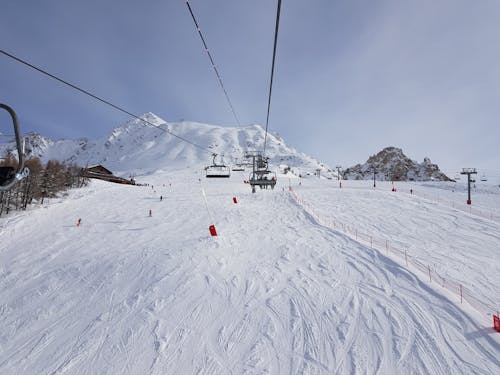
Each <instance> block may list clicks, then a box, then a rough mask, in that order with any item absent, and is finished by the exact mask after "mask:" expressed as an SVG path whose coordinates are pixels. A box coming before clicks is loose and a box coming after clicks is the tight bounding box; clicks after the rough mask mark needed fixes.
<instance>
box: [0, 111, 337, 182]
mask: <svg viewBox="0 0 500 375" xmlns="http://www.w3.org/2000/svg"><path fill="white" fill-rule="evenodd" d="M141 118H143V119H144V120H146V121H147V122H149V123H150V124H154V125H155V126H156V127H157V128H156V127H155V126H152V125H150V124H147V123H146V122H144V121H140V120H137V119H134V120H131V121H129V122H127V123H126V124H124V125H122V126H120V127H117V128H116V129H114V130H113V131H112V133H111V134H110V135H109V136H106V137H104V138H101V139H98V140H94V141H92V140H88V139H79V140H75V141H71V140H61V141H52V140H50V139H48V138H46V137H43V136H41V135H38V134H29V135H28V137H27V142H26V149H27V154H28V157H30V156H36V157H40V158H41V159H42V160H43V161H47V160H49V159H56V160H60V161H65V162H68V163H77V164H78V165H81V166H85V165H91V164H103V165H104V166H106V167H107V168H109V169H111V170H113V171H116V172H118V173H122V174H131V173H132V174H136V173H147V172H152V171H156V170H158V169H165V168H172V167H175V168H185V167H188V166H195V165H196V166H198V167H201V166H204V165H208V164H211V162H212V158H211V155H210V152H211V151H213V152H215V153H217V154H219V155H220V154H223V155H224V160H225V162H226V164H231V163H233V162H234V161H235V160H236V159H239V160H242V158H243V155H244V153H245V151H249V150H262V148H263V144H264V130H263V129H262V127H261V126H259V125H250V126H244V127H238V128H230V127H222V126H216V125H207V124H201V123H195V122H176V123H168V124H167V123H166V122H165V121H164V120H162V119H161V118H159V117H158V116H156V115H154V114H153V113H147V114H145V115H143V116H141ZM169 133H173V134H175V135H177V136H179V137H182V138H184V139H187V140H189V141H190V142H192V143H195V144H197V145H199V146H201V147H202V148H206V149H208V151H207V150H203V149H200V148H197V147H193V146H192V145H191V144H189V143H186V142H183V141H182V140H180V139H179V138H176V137H175V136H172V135H171V134H169ZM14 150H15V145H14V144H13V143H9V144H3V145H2V144H0V155H2V154H4V155H5V154H9V153H15V152H14ZM266 154H267V155H268V156H270V157H271V160H270V162H271V164H273V165H274V167H275V168H277V167H278V166H279V165H287V166H289V167H292V168H296V169H297V170H299V171H300V170H303V171H304V172H306V171H307V172H310V173H311V172H312V173H314V171H315V170H316V169H321V171H322V174H324V175H328V174H330V175H333V172H328V170H329V168H328V167H327V166H325V165H324V164H321V163H319V162H318V161H317V160H315V159H313V158H311V157H309V156H307V155H305V154H303V153H300V152H298V151H296V150H295V149H293V148H291V147H289V146H287V145H286V144H285V142H284V140H283V139H281V138H279V137H278V136H276V135H273V134H268V145H267V148H266ZM298 173H300V172H298ZM304 174H305V173H304Z"/></svg>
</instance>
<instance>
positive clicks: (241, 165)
mask: <svg viewBox="0 0 500 375" xmlns="http://www.w3.org/2000/svg"><path fill="white" fill-rule="evenodd" d="M231 170H232V171H233V172H243V171H245V164H244V163H241V162H240V163H238V158H236V159H235V161H234V164H233V167H232V168H231Z"/></svg>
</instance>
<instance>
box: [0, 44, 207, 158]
mask: <svg viewBox="0 0 500 375" xmlns="http://www.w3.org/2000/svg"><path fill="white" fill-rule="evenodd" d="M0 53H1V54H3V55H5V56H7V57H10V58H11V59H13V60H15V61H17V62H19V63H21V64H23V65H25V66H27V67H29V68H31V69H34V70H36V71H38V72H40V73H42V74H44V75H46V76H48V77H50V78H52V79H54V80H56V81H59V82H60V83H62V84H64V85H66V86H69V87H71V88H72V89H74V90H77V91H79V92H81V93H82V94H85V95H87V96H90V97H91V98H93V99H95V100H97V101H100V102H101V103H104V104H106V105H108V106H110V107H112V108H114V109H116V110H117V111H120V112H122V113H125V114H127V115H129V116H131V117H134V118H136V119H138V120H140V121H141V124H143V123H145V124H147V125H150V126H152V127H154V128H156V129H158V130H161V131H163V132H165V133H167V134H170V135H172V136H174V137H176V138H178V139H180V140H181V141H183V142H186V143H189V144H190V145H191V146H194V147H197V148H199V149H200V150H203V151H206V152H208V153H210V154H212V153H213V150H211V149H209V148H207V147H204V146H200V145H198V144H196V143H194V142H192V141H190V140H189V139H187V138H184V137H182V136H180V135H177V134H175V133H172V132H171V131H170V130H168V129H163V128H160V127H159V126H158V125H155V124H153V123H151V122H149V121H147V120H145V119H143V118H141V117H139V116H138V115H135V114H133V113H132V112H130V111H127V110H126V109H124V108H122V107H119V106H118V105H116V104H113V103H111V102H110V101H108V100H105V99H102V98H100V97H99V96H97V95H95V94H92V93H91V92H89V91H87V90H84V89H82V88H80V87H78V86H76V85H74V84H72V83H70V82H68V81H65V80H64V79H62V78H59V77H57V76H55V75H54V74H51V73H49V72H47V71H46V70H43V69H41V68H39V67H37V66H35V65H33V64H31V63H29V62H27V61H25V60H22V59H20V58H19V57H16V56H14V55H12V54H10V53H8V52H6V51H4V50H1V49H0Z"/></svg>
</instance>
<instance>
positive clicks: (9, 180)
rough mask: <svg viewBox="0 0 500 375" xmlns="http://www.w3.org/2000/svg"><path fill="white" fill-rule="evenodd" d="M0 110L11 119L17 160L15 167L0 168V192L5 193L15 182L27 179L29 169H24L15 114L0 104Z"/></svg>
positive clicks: (22, 152) (9, 108)
mask: <svg viewBox="0 0 500 375" xmlns="http://www.w3.org/2000/svg"><path fill="white" fill-rule="evenodd" d="M0 108H2V109H5V110H6V111H7V112H8V113H9V115H10V117H11V118H12V125H13V127H14V137H15V139H16V147H17V158H18V164H17V167H12V166H1V167H0V191H7V190H10V189H11V188H12V187H13V186H14V185H15V184H16V182H18V181H19V180H22V179H23V178H25V177H27V176H28V175H29V169H28V168H25V167H24V159H25V155H24V144H23V142H21V134H20V132H19V124H18V121H17V115H16V112H14V110H13V109H12V108H11V107H9V106H8V105H6V104H2V103H0Z"/></svg>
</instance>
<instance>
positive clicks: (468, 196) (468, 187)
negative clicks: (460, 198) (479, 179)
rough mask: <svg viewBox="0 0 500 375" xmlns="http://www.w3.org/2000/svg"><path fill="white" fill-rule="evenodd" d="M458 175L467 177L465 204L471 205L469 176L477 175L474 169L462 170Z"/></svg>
mask: <svg viewBox="0 0 500 375" xmlns="http://www.w3.org/2000/svg"><path fill="white" fill-rule="evenodd" d="M460 174H466V175H467V191H468V195H467V204H471V203H472V201H471V200H470V182H471V179H470V175H471V174H477V172H476V168H462V172H460Z"/></svg>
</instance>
